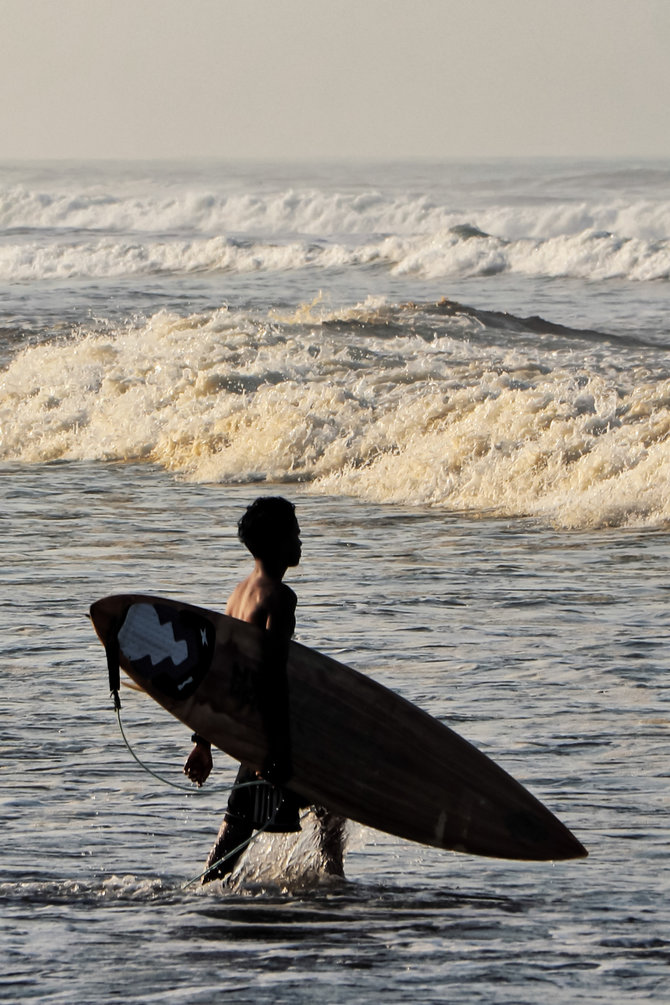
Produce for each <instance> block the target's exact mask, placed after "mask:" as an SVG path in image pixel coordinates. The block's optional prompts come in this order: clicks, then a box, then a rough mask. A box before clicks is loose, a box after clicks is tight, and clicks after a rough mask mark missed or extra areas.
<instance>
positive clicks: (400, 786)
mask: <svg viewBox="0 0 670 1005" xmlns="http://www.w3.org/2000/svg"><path fill="white" fill-rule="evenodd" d="M91 619H92V621H93V625H94V627H95V630H96V632H97V634H98V636H99V638H100V640H101V641H102V642H103V644H104V645H105V647H106V649H107V654H108V661H110V660H111V663H112V664H113V663H114V662H115V661H116V659H118V664H119V665H120V666H121V667H122V668H123V670H124V671H125V672H126V673H127V674H128V676H129V677H130V678H131V679H132V680H133V681H134V682H135V683H136V684H137V685H138V686H139V687H141V688H142V689H143V690H144V691H146V692H147V693H148V694H149V695H150V696H151V697H152V698H153V699H155V701H157V702H158V703H159V704H160V705H162V706H163V707H164V708H165V709H166V710H167V711H168V712H170V713H171V714H172V715H173V716H175V717H176V718H177V719H179V720H181V722H183V723H184V724H185V725H186V726H188V728H189V729H190V730H193V731H195V732H196V733H198V734H200V735H201V736H204V737H206V738H207V739H208V740H210V741H211V743H212V744H213V745H215V746H216V747H219V748H220V749H221V750H223V751H225V752H226V753H227V754H229V755H230V756H231V757H233V758H235V759H237V760H238V761H241V762H243V763H244V764H246V765H248V766H249V767H251V768H252V769H253V770H258V771H261V770H262V769H263V766H264V765H265V764H266V763H267V759H268V756H269V754H271V749H270V747H271V744H270V740H269V738H268V728H267V716H266V715H265V714H264V706H263V700H264V699H263V694H264V690H265V689H266V688H267V682H268V658H269V657H268V638H269V633H267V632H265V631H262V630H260V629H258V628H256V627H255V626H253V625H249V624H247V623H246V622H243V621H238V620H236V619H234V618H231V617H228V616H227V615H225V614H218V613H216V612H214V611H209V610H206V609H204V608H201V607H195V606H193V605H190V604H186V603H181V602H179V601H177V600H171V599H166V598H162V597H154V596H147V595H144V594H120V595H116V596H111V597H106V598H104V599H102V600H98V601H97V602H96V603H94V604H93V605H92V607H91ZM283 658H284V659H285V660H286V664H285V666H286V677H285V680H286V688H287V712H286V716H287V719H288V736H289V738H290V751H291V765H292V774H291V776H290V779H289V780H288V781H287V783H286V785H287V787H288V788H290V789H292V790H293V791H294V792H296V793H298V794H299V795H300V796H301V797H302V798H303V799H304V801H305V804H309V803H314V804H321V805H323V806H325V807H327V808H328V809H329V810H331V811H332V812H333V813H337V814H340V815H342V816H344V817H347V818H349V819H351V820H355V821H358V822H359V823H361V824H364V825H366V826H368V827H372V828H376V829H378V830H381V831H385V832H387V833H389V834H394V835H397V836H399V837H401V838H405V839H408V840H410V841H417V842H420V843H422V844H427V845H434V846H436V847H439V848H444V849H451V850H454V851H459V852H467V853H470V854H475V855H487V856H492V857H497V858H509V859H526V860H536V861H547V860H560V859H570V858H578V857H582V856H584V855H586V854H587V852H586V850H585V848H584V847H583V846H582V844H581V843H580V842H579V841H578V840H577V838H576V837H575V836H574V835H573V834H572V833H571V832H570V831H569V830H568V828H567V827H566V826H565V825H564V824H563V823H561V821H560V820H558V819H557V818H556V817H555V816H554V814H553V813H551V811H550V810H549V809H547V807H546V806H544V805H543V804H542V803H541V802H540V801H539V800H538V799H536V798H535V797H534V796H533V795H532V794H531V793H530V792H529V791H528V790H527V789H526V788H524V786H523V785H521V784H520V783H519V782H518V781H516V780H515V779H514V778H512V777H511V775H509V774H508V773H507V772H506V771H504V770H503V768H501V767H500V766H499V765H498V764H496V763H495V762H494V761H493V760H491V759H490V758H489V757H487V756H486V755H485V754H484V753H482V752H481V751H479V750H478V749H476V748H475V747H474V746H473V745H472V744H471V743H469V742H468V741H467V740H465V739H463V738H462V737H461V736H459V735H458V734H457V733H456V732H454V730H452V729H450V728H449V727H448V726H446V725H445V724H444V723H442V722H440V721H439V720H437V719H435V718H433V717H432V716H430V715H429V714H428V713H427V712H425V711H423V710H421V709H420V708H418V707H417V706H416V705H414V704H412V703H411V702H409V701H408V700H406V699H405V698H403V697H401V696H400V695H398V694H396V693H395V692H393V691H391V690H390V689H389V688H386V687H384V686H383V685H381V684H379V683H377V682H376V681H374V680H373V679H371V678H370V677H367V676H365V675H364V674H362V673H359V672H358V671H356V670H353V669H352V668H351V667H348V666H345V665H344V664H342V663H339V662H337V661H336V660H334V659H331V658H330V657H328V656H325V655H323V654H321V653H318V652H316V651H315V650H313V649H309V648H307V647H306V646H303V645H300V644H299V643H297V642H291V643H289V646H288V653H287V654H284V657H283Z"/></svg>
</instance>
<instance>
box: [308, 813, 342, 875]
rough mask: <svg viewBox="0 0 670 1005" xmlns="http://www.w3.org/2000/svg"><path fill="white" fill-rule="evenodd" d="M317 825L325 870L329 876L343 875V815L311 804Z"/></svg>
mask: <svg viewBox="0 0 670 1005" xmlns="http://www.w3.org/2000/svg"><path fill="white" fill-rule="evenodd" d="M312 811H313V813H314V815H315V817H316V822H317V827H318V837H319V845H320V849H321V854H322V856H323V861H324V867H325V871H326V872H327V873H328V875H329V876H344V828H345V825H346V819H345V817H340V816H337V815H336V814H335V813H330V812H329V811H328V810H327V809H326V808H325V807H324V806H313V807H312Z"/></svg>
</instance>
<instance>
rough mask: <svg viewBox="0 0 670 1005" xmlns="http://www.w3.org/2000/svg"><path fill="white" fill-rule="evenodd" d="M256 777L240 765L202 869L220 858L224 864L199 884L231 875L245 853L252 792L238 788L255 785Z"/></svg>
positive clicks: (251, 822) (251, 819) (250, 815)
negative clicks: (221, 820) (248, 783)
mask: <svg viewBox="0 0 670 1005" xmlns="http://www.w3.org/2000/svg"><path fill="white" fill-rule="evenodd" d="M256 777H257V776H256V773H255V772H254V771H250V770H249V769H248V768H245V767H244V765H242V766H241V767H240V770H239V771H238V772H237V778H236V779H235V784H234V786H233V791H232V792H231V794H230V798H229V799H228V806H227V807H226V813H225V816H224V818H223V822H222V824H221V827H220V829H219V833H218V836H217V839H216V841H215V842H214V845H213V846H212V850H211V851H210V853H209V855H208V856H207V862H206V865H205V868H206V869H209V868H210V867H211V866H213V865H214V863H215V862H218V861H219V860H220V859H222V858H225V859H226V861H225V862H222V863H221V865H220V866H217V868H216V869H212V871H211V872H208V873H206V874H205V875H204V876H203V877H202V883H203V884H205V883H211V881H212V880H213V879H223V877H224V876H227V875H228V874H229V873H231V872H232V871H233V869H234V868H235V866H236V865H237V863H238V861H239V859H240V857H241V855H242V853H243V852H244V850H245V847H246V846H245V842H247V841H248V840H249V838H250V837H251V835H252V833H253V829H254V824H253V812H252V810H253V801H252V799H251V797H250V792H251V791H253V790H252V789H250V788H239V786H240V785H241V784H243V783H245V782H252V781H255V780H256ZM239 845H242V846H243V847H242V848H239V851H237V852H236V853H235V854H233V855H231V852H233V851H234V849H235V848H238V847H239ZM227 856H230V857H227Z"/></svg>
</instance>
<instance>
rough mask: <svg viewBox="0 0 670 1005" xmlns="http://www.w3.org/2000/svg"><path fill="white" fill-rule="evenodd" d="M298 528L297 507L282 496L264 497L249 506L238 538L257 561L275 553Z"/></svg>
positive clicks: (238, 527)
mask: <svg viewBox="0 0 670 1005" xmlns="http://www.w3.org/2000/svg"><path fill="white" fill-rule="evenodd" d="M296 524H297V520H296V515H295V506H294V505H293V503H290V502H289V501H288V499H284V498H283V497H282V496H261V498H260V499H256V500H255V502H253V503H252V504H251V506H247V509H246V512H245V513H244V516H243V517H242V518H241V519H240V521H239V523H238V525H237V536H238V537H239V539H240V541H241V542H242V544H243V545H244V546H245V547H246V548H248V549H249V551H250V552H251V554H252V555H253V556H254V558H261V559H263V558H266V557H268V556H270V555H272V554H273V553H274V551H275V550H276V548H277V543H278V541H281V540H282V538H285V537H288V536H289V535H290V534H291V533H293V531H294V530H295V527H296Z"/></svg>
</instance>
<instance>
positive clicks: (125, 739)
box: [114, 702, 281, 890]
mask: <svg viewBox="0 0 670 1005" xmlns="http://www.w3.org/2000/svg"><path fill="white" fill-rule="evenodd" d="M114 711H115V712H116V719H117V722H118V724H119V729H120V731H121V736H122V737H123V742H124V743H125V745H126V747H127V748H128V750H129V752H130V754H131V755H132V757H133V758H134V759H135V760H136V761H137V763H138V764H139V766H140V767H141V768H142V769H143V770H144V771H146V772H148V773H149V774H150V775H152V776H153V777H154V778H156V779H158V781H159V782H163V784H165V785H171V786H172V788H173V789H181V791H182V792H190V793H191V794H193V793H194V792H199V791H200V789H193V788H192V787H191V786H189V785H180V784H179V782H173V781H172V780H171V779H169V778H165V777H164V776H163V775H159V774H158V772H156V771H154V770H153V768H150V767H149V765H148V764H145V763H144V761H141V760H140V758H139V757H138V756H137V754H136V753H135V751H134V750H133V748H132V747H131V746H130V743H129V742H128V737H127V736H126V734H125V730H124V728H123V723H122V722H121V706H120V703H119V704H118V705H117V703H116V702H115V703H114ZM259 785H266V786H268V787H270V788H271V787H272V786H270V783H269V782H266V781H264V780H263V779H262V778H259V779H258V781H257V782H239V783H238V784H236V785H234V786H233V791H234V790H235V789H247V788H256V787H258V786H259ZM279 806H281V803H279V804H278V805H277V806H276V807H275V809H274V811H273V813H272V815H271V816H270V817H269V818H268V819H267V820H266V821H265V823H264V824H263V826H262V827H259V828H258V830H257V831H256V832H255V833H254V834H251V835H250V836H249V837H248V838H247V839H246V840H245V841H243V842H242V844H239V845H238V846H237V848H233V850H232V851H229V852H228V853H227V854H226V855H224V856H223V858H220V859H219V860H218V862H214V864H213V865H210V866H209V867H208V868H207V869H205V871H204V872H201V873H200V874H199V875H198V876H194V878H193V879H189V880H188V882H187V883H184V884H183V885H182V888H181V889H182V890H186V889H188V887H189V886H193V884H194V883H197V882H198V880H201V879H203V877H205V876H207V875H209V873H210V872H213V871H214V870H215V869H218V868H219V866H220V865H223V863H224V862H227V861H228V859H229V858H232V857H233V855H237V854H238V853H239V852H241V851H244V850H245V849H246V848H248V847H249V845H250V844H251V842H252V841H253V840H254V838H255V837H256V836H257V835H258V834H262V833H263V831H265V830H267V829H268V827H271V826H272V824H273V823H274V822H275V817H276V816H277V812H278V810H279Z"/></svg>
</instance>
